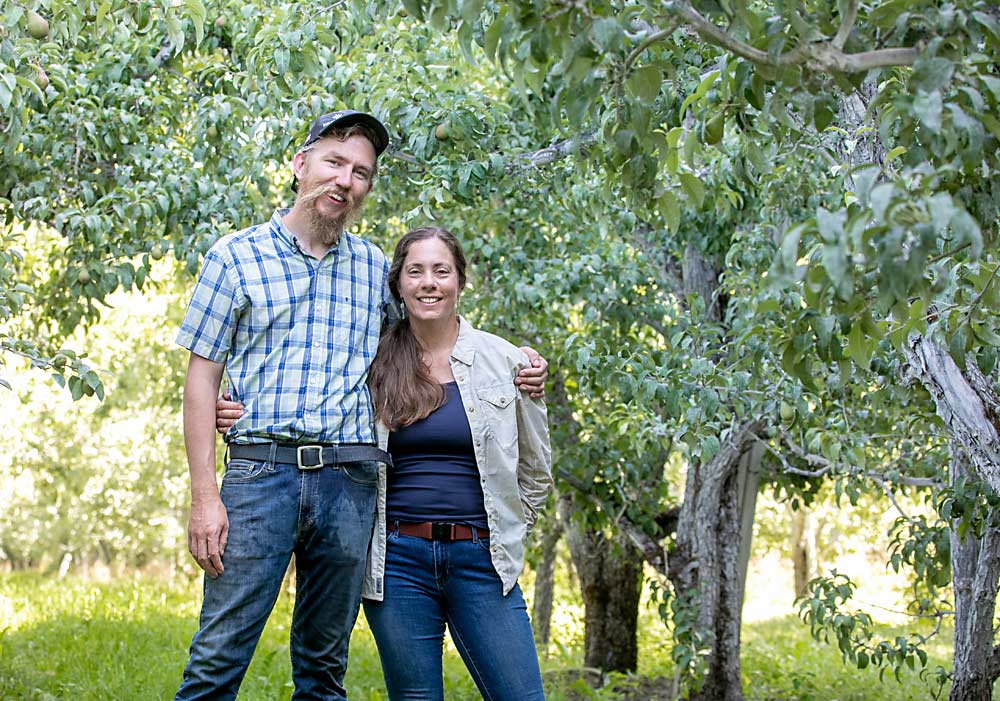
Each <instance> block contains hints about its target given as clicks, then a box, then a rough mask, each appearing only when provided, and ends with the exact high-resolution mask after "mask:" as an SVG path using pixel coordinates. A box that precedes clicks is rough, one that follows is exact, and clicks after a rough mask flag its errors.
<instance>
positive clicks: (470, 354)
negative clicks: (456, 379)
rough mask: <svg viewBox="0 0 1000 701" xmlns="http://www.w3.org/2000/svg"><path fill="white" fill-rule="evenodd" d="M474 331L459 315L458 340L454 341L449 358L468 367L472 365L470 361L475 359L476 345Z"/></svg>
mask: <svg viewBox="0 0 1000 701" xmlns="http://www.w3.org/2000/svg"><path fill="white" fill-rule="evenodd" d="M474 331H475V329H473V328H472V326H471V324H469V322H468V321H466V320H465V317H463V316H461V315H459V317H458V340H456V341H455V347H454V348H452V349H451V357H452V358H454V359H455V360H457V361H458V362H460V363H464V364H465V365H469V366H471V365H472V360H473V358H475V357H476V344H475V340H474V339H473V332H474Z"/></svg>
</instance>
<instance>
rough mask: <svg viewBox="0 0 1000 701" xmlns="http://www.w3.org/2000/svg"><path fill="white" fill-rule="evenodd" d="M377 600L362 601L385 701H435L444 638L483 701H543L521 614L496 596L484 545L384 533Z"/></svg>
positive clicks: (514, 596) (514, 599)
mask: <svg viewBox="0 0 1000 701" xmlns="http://www.w3.org/2000/svg"><path fill="white" fill-rule="evenodd" d="M384 591H385V600H384V601H382V602H376V601H369V600H367V599H366V600H365V602H364V606H365V616H366V617H367V619H368V624H369V626H370V627H371V629H372V633H373V635H374V636H375V643H376V644H377V645H378V654H379V657H380V658H381V660H382V674H383V675H384V677H385V684H386V688H387V689H388V691H389V699H390V701H404V700H405V701H442V699H443V698H444V689H443V682H442V672H441V653H442V645H443V643H444V629H445V624H446V623H447V626H448V630H449V631H450V633H451V638H452V640H453V641H454V642H455V647H457V648H458V652H459V654H460V655H461V656H462V659H463V660H464V661H465V665H466V667H468V669H469V673H470V674H471V675H472V678H473V680H474V681H475V682H476V686H477V687H478V688H479V692H480V693H481V694H482V696H483V699H485V700H486V701H543V700H544V698H545V695H544V693H543V692H542V678H541V673H540V672H539V669H538V655H537V653H536V652H535V642H534V638H533V637H532V634H531V623H530V621H529V620H528V610H527V607H526V606H525V604H524V598H523V597H522V596H521V589H520V587H519V586H517V585H515V586H514V589H513V590H511V592H510V593H509V594H508V595H507V596H503V587H502V585H501V583H500V577H499V576H498V575H497V573H496V571H495V570H494V569H493V563H492V562H491V560H490V544H489V539H488V538H481V539H475V540H457V541H452V542H440V541H432V540H424V539H422V538H414V537H411V536H405V535H400V534H399V532H398V531H390V532H389V535H388V542H387V547H386V561H385V587H384Z"/></svg>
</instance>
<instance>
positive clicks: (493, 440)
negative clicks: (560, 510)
mask: <svg viewBox="0 0 1000 701" xmlns="http://www.w3.org/2000/svg"><path fill="white" fill-rule="evenodd" d="M527 364H528V359H527V358H526V357H525V355H524V353H522V352H521V351H520V350H518V349H517V348H515V347H514V346H513V345H512V344H510V343H508V342H507V341H505V340H504V339H502V338H500V337H498V336H494V335H493V334H489V333H486V332H484V331H478V330H476V329H474V328H473V327H472V326H471V325H470V324H469V323H468V322H467V321H466V320H465V319H463V318H461V317H460V318H459V330H458V340H457V341H456V342H455V347H454V348H453V349H452V351H451V370H452V373H453V374H454V375H455V380H456V381H457V382H458V390H459V393H460V394H461V395H462V400H463V403H464V405H465V415H466V417H468V419H469V426H470V427H471V429H472V443H473V449H474V450H475V453H476V463H477V465H478V466H479V473H480V478H481V479H480V484H481V485H482V487H483V502H484V504H485V506H486V518H487V521H488V523H489V526H490V554H491V558H492V560H493V567H494V569H496V571H497V574H498V575H499V576H500V581H501V582H502V583H503V593H504V595H506V594H507V593H508V592H510V590H511V589H513V588H514V584H515V583H516V582H517V578H518V576H519V575H520V574H521V570H522V569H523V567H524V537H525V535H526V534H527V532H528V531H529V530H530V529H531V527H532V526H533V525H534V523H535V517H536V515H537V514H538V510H539V509H540V508H541V507H542V504H544V503H545V498H546V496H548V493H549V491H550V490H551V489H552V472H551V468H552V457H551V451H550V448H549V429H548V424H547V418H546V411H545V403H544V401H542V400H541V399H531V398H530V397H528V396H527V395H526V394H524V393H523V392H521V391H519V390H518V389H517V388H516V387H515V386H514V378H515V377H516V376H517V373H518V370H520V369H521V368H522V367H524V366H526V365H527ZM378 434H379V446H380V447H381V448H382V449H383V450H385V449H386V445H387V443H388V440H389V432H388V430H387V429H386V427H385V426H383V425H381V424H380V425H379V426H378ZM385 487H386V470H385V466H384V465H381V466H380V469H379V476H378V512H377V515H376V520H375V532H374V534H373V535H372V541H371V545H370V546H369V550H368V568H367V572H366V574H365V584H364V590H363V592H362V595H363V596H364V597H365V598H366V599H374V600H376V601H381V600H382V595H383V592H382V580H383V574H384V572H385V539H386V518H385Z"/></svg>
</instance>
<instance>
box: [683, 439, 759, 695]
mask: <svg viewBox="0 0 1000 701" xmlns="http://www.w3.org/2000/svg"><path fill="white" fill-rule="evenodd" d="M760 428H761V426H760V424H759V423H757V422H748V423H745V424H743V425H742V426H739V427H737V429H736V430H734V431H733V432H732V434H731V435H730V437H729V439H728V440H726V442H725V443H724V444H723V446H722V449H721V450H720V452H719V454H718V455H716V456H715V457H714V458H712V459H711V460H710V461H708V462H707V463H693V464H691V465H690V466H689V467H688V476H687V483H686V485H685V493H684V504H683V506H682V507H681V512H680V516H679V518H678V522H677V542H676V545H675V547H674V550H673V551H672V552H671V553H670V559H669V564H670V567H669V573H670V579H671V581H672V583H673V585H674V590H675V592H676V593H677V595H678V596H681V595H684V594H686V593H693V594H694V605H695V606H696V607H697V621H698V626H699V628H700V629H701V630H702V631H703V633H704V634H705V636H706V638H707V644H708V658H707V659H708V670H707V671H706V674H705V677H704V679H703V681H702V685H701V688H700V689H699V690H698V691H697V692H694V693H693V694H692V695H691V697H690V698H692V699H699V700H703V701H740V700H741V699H742V698H743V691H742V687H741V684H740V619H741V614H742V611H743V585H744V578H745V572H746V569H745V561H744V560H743V558H741V549H743V550H745V551H746V552H749V548H748V547H747V546H748V545H749V544H748V543H747V544H746V545H747V546H744V541H747V540H748V539H749V535H748V534H744V536H743V537H742V538H741V533H740V532H741V530H743V529H741V522H743V521H744V518H743V517H744V516H747V514H746V513H745V512H746V510H747V509H750V508H752V507H751V506H750V504H751V503H752V502H751V501H750V500H747V499H744V498H743V497H744V496H745V494H746V492H747V491H749V489H750V488H751V486H752V489H753V492H754V494H756V488H757V485H756V483H755V482H753V483H752V484H751V482H752V480H748V479H747V475H748V474H751V467H752V466H753V465H752V463H753V462H756V463H757V464H758V465H759V461H760V451H759V450H756V449H755V446H754V444H753V441H754V435H755V433H756V432H757V431H758V430H760ZM754 472H755V470H754ZM741 473H742V474H743V476H742V478H741ZM741 479H742V482H743V484H742V485H741ZM741 487H742V491H743V492H744V494H741ZM741 501H743V502H744V504H743V509H742V511H743V512H744V513H741ZM748 522H749V523H751V524H752V518H751V519H749V521H748Z"/></svg>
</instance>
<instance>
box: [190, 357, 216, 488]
mask: <svg viewBox="0 0 1000 701" xmlns="http://www.w3.org/2000/svg"><path fill="white" fill-rule="evenodd" d="M221 381H222V366H221V364H219V363H213V362H211V361H209V360H205V359H204V358H199V357H197V356H192V357H191V363H190V364H189V366H188V374H187V379H186V381H185V383H184V447H185V449H186V450H187V459H188V467H189V469H190V471H191V500H192V502H195V501H199V500H201V499H205V498H208V499H217V498H218V496H219V486H218V482H217V480H216V475H215V399H216V397H217V396H218V392H219V384H220V383H221Z"/></svg>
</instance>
